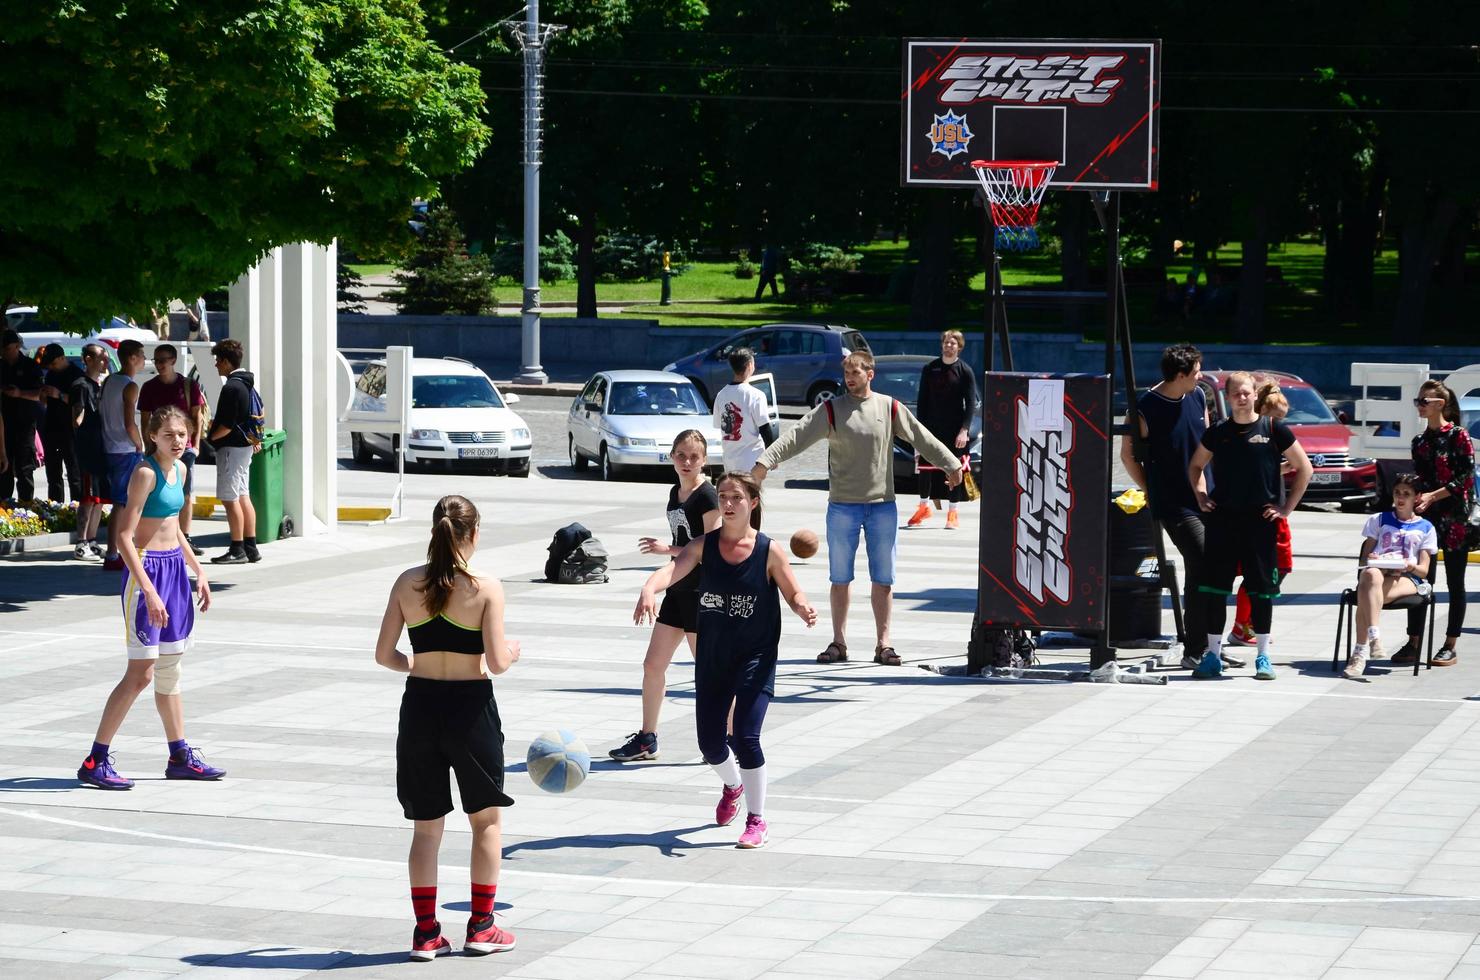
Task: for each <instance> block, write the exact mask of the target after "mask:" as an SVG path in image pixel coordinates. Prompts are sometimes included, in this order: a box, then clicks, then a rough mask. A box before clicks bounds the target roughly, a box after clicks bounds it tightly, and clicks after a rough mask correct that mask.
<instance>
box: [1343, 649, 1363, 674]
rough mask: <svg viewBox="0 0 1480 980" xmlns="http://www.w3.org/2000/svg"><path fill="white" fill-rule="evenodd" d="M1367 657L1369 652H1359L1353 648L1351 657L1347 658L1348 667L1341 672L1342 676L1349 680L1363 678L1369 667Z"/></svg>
mask: <svg viewBox="0 0 1480 980" xmlns="http://www.w3.org/2000/svg"><path fill="white" fill-rule="evenodd" d="M1367 657H1368V654H1366V653H1358V652H1357V651H1356V650H1352V655H1351V658H1350V659H1349V660H1347V662H1346V669H1345V670H1343V671H1342V672H1341V676H1342V677H1345V678H1346V679H1347V680H1349V681H1354V680H1358V679H1359V678H1361V676H1362V674H1363V672H1364V671H1366V669H1367Z"/></svg>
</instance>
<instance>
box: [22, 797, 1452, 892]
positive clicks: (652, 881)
mask: <svg viewBox="0 0 1480 980" xmlns="http://www.w3.org/2000/svg"><path fill="white" fill-rule="evenodd" d="M0 814H5V815H6V816H11V817H20V818H22V819H26V820H37V821H40V822H42V823H49V824H55V825H57V826H62V827H75V828H77V829H79V830H92V831H101V832H103V833H107V834H122V835H124V836H126V837H142V838H145V839H148V840H159V841H167V842H169V843H171V844H195V845H199V846H201V847H208V848H219V849H225V850H232V851H251V852H253V853H257V854H279V855H282V856H284V857H300V858H310V859H313V860H321V861H331V862H333V861H341V862H342V861H352V862H358V863H361V864H378V865H390V866H393V867H397V868H400V867H405V865H406V862H405V860H404V859H395V860H392V859H389V858H373V857H363V856H360V855H356V854H322V853H319V852H317V851H299V850H294V849H292V848H286V847H264V846H261V845H258V844H236V843H232V842H230V841H213V840H204V839H201V838H198V837H180V836H178V835H175V834H156V833H152V832H150V831H147V830H125V829H123V828H120V827H108V826H104V825H103V824H93V823H86V822H84V821H81V820H68V819H66V818H64V817H51V816H47V815H45V814H41V813H33V812H30V811H27V810H11V809H8V808H5V807H0ZM438 870H439V871H447V872H450V873H452V874H454V875H456V874H460V873H461V872H462V871H463V870H464V869H463V868H461V867H457V868H453V867H440V868H439V869H438ZM501 873H502V874H503V875H507V876H509V877H514V878H539V879H542V880H546V881H568V882H580V883H581V884H584V885H590V884H602V883H605V882H606V881H608V880H617V881H624V882H631V883H632V884H640V885H656V886H659V887H665V888H708V889H715V890H719V891H747V892H782V893H790V894H800V895H857V894H858V893H859V892H865V893H867V894H871V895H878V896H881V897H884V898H938V899H948V900H957V901H967V902H987V903H991V902H1098V903H1104V904H1117V905H1383V904H1387V903H1394V904H1397V903H1403V904H1413V903H1418V902H1425V903H1427V902H1480V895H1451V896H1442V895H1387V896H1378V895H1354V896H1344V895H1337V896H1332V897H1328V898H1316V897H1314V896H1290V897H1269V898H1257V897H1250V896H1241V895H1234V896H1219V897H1216V898H1191V897H1188V896H1185V895H1177V896H1171V897H1168V898H1156V897H1154V896H1147V895H1022V894H1017V893H1013V892H996V893H974V892H911V891H898V890H895V889H889V888H878V889H860V888H827V887H825V886H817V885H748V884H744V883H741V882H736V881H723V882H716V881H676V880H672V879H666V878H627V877H622V878H611V877H610V876H607V875H576V874H562V873H560V872H555V871H525V870H523V869H518V868H515V869H510V868H507V867H506V868H503V869H502V872H501Z"/></svg>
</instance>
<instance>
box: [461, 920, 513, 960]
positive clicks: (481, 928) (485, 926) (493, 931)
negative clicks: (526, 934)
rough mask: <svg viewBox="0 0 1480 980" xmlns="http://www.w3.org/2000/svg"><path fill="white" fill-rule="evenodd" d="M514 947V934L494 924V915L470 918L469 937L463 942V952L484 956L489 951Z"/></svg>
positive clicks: (503, 950)
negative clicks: (480, 918)
mask: <svg viewBox="0 0 1480 980" xmlns="http://www.w3.org/2000/svg"><path fill="white" fill-rule="evenodd" d="M513 948H514V934H513V933H511V932H505V931H504V930H502V929H500V928H499V927H498V926H496V925H494V924H493V916H491V915H490V916H488V918H486V919H482V920H477V919H469V920H468V939H467V942H465V943H463V954H464V955H466V956H484V955H487V954H488V953H502V952H505V951H506V950H510V949H513Z"/></svg>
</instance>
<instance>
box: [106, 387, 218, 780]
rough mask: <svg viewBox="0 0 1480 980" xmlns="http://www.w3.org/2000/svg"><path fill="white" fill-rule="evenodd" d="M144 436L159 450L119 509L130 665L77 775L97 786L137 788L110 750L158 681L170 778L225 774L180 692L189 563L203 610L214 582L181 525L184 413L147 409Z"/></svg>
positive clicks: (191, 617)
mask: <svg viewBox="0 0 1480 980" xmlns="http://www.w3.org/2000/svg"><path fill="white" fill-rule="evenodd" d="M144 434H145V437H146V438H147V439H148V440H149V441H150V442H152V443H153V444H154V451H153V453H151V454H150V455H148V456H145V457H144V459H143V460H142V461H141V462H140V463H139V464H138V466H136V467H134V471H133V474H132V475H131V476H130V477H129V484H128V504H127V505H126V506H125V507H122V508H120V509H118V510H116V511H114V514H113V519H114V520H116V521H118V522H119V526H118V551H119V554H120V555H121V556H122V557H123V563H124V569H125V571H124V578H123V609H122V613H123V631H124V646H125V648H126V649H127V651H128V667H127V668H126V669H125V671H124V674H123V680H121V681H119V682H118V686H116V687H115V688H113V693H111V694H109V695H108V703H107V704H106V705H105V706H104V708H103V718H102V720H101V721H100V722H98V734H97V737H96V739H95V740H94V742H93V747H92V751H91V752H89V753H88V756H87V758H86V759H84V760H83V762H82V766H81V767H80V768H79V769H78V770H77V781H78V782H79V783H81V784H82V785H84V786H95V787H97V788H98V789H115V790H121V789H132V788H133V785H134V781H133V780H132V779H125V778H124V777H123V776H120V775H119V774H118V772H117V771H116V770H115V769H114V768H113V758H112V756H111V755H109V753H108V746H109V743H111V742H112V740H113V736H114V735H116V734H117V733H118V728H119V726H120V725H122V724H123V719H124V717H125V716H127V715H128V711H129V708H131V707H133V704H134V700H135V699H136V698H138V696H139V695H140V694H142V693H143V692H144V689H145V688H146V687H148V686H149V684H150V682H151V681H152V682H153V683H154V706H155V707H156V708H158V709H159V717H160V720H161V721H163V722H164V734H165V739H166V740H167V741H168V743H169V762H168V763H166V765H165V770H164V775H165V778H166V779H220V778H221V777H222V776H224V775H226V771H225V770H223V769H217V768H216V767H215V766H212V765H209V764H207V763H206V761H205V760H204V759H202V758H201V757H200V753H199V752H198V751H196V750H195V749H193V748H191V747H190V745H189V743H187V742H186V741H185V711H184V707H183V705H182V704H181V698H180V658H181V657H182V656H184V654H185V651H186V650H188V649H190V642H191V640H190V635H191V630H192V628H193V627H194V625H195V609H194V607H193V605H192V601H191V599H192V597H191V591H192V589H191V586H190V578H189V575H188V574H187V571H186V569H187V567H188V568H189V571H191V572H194V573H195V588H194V590H193V591H194V592H195V596H194V598H195V601H197V602H198V603H199V604H200V611H201V612H205V611H206V610H207V609H209V608H210V605H211V587H210V586H209V585H208V584H207V583H206V576H205V572H204V571H203V570H202V569H201V567H200V562H198V561H196V560H195V554H194V552H192V551H191V549H190V548H189V547H188V545H187V542H186V540H185V535H184V533H183V532H181V530H180V522H179V517H178V515H179V513H180V508H181V507H182V506H184V503H185V466H184V464H183V463H182V462H181V461H180V457H181V456H183V455H184V453H185V448H186V446H187V445H188V444H189V439H190V437H189V422H188V420H187V419H186V418H185V413H184V412H182V411H180V409H178V408H176V407H175V406H173V405H171V406H168V407H166V408H161V409H159V410H157V411H155V412H154V414H153V415H151V416H149V421H148V423H147V424H146V425H145V427H144Z"/></svg>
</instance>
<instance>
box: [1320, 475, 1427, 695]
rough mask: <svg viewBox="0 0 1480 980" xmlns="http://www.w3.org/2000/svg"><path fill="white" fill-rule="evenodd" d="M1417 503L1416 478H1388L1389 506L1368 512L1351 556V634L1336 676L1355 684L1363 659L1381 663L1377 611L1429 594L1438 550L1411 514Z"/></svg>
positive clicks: (1419, 519) (1364, 664) (1422, 522)
mask: <svg viewBox="0 0 1480 980" xmlns="http://www.w3.org/2000/svg"><path fill="white" fill-rule="evenodd" d="M1416 503H1418V476H1417V475H1416V474H1413V473H1399V474H1398V475H1397V477H1396V478H1395V479H1394V480H1393V508H1392V510H1388V511H1384V512H1383V513H1381V514H1373V515H1372V516H1371V517H1369V518H1367V523H1366V524H1364V525H1363V526H1362V550H1361V552H1360V554H1359V555H1358V558H1357V564H1358V565H1359V566H1360V567H1359V568H1358V570H1357V632H1356V642H1355V643H1354V644H1353V645H1352V651H1351V655H1350V656H1349V657H1348V658H1347V662H1346V669H1345V670H1344V671H1342V674H1343V675H1344V676H1345V677H1347V678H1348V679H1349V680H1357V679H1358V678H1360V677H1361V676H1362V672H1363V671H1364V670H1366V668H1367V661H1368V660H1369V659H1370V660H1381V659H1382V658H1383V656H1384V655H1385V654H1384V652H1383V649H1382V632H1381V630H1380V629H1379V628H1378V625H1377V622H1378V619H1379V617H1381V615H1382V607H1383V606H1385V605H1387V604H1388V603H1390V602H1392V601H1394V600H1395V599H1401V598H1403V597H1404V596H1410V595H1430V594H1431V593H1432V592H1433V588H1434V587H1433V586H1432V585H1431V584H1430V583H1429V581H1428V578H1429V571H1430V568H1431V566H1432V564H1433V561H1434V555H1435V554H1436V553H1437V552H1438V551H1439V538H1438V535H1437V534H1436V533H1435V531H1434V525H1433V524H1431V523H1430V522H1429V521H1427V520H1425V519H1424V518H1422V517H1419V516H1418V515H1417V514H1416V513H1414V510H1413V507H1414V505H1415V504H1416Z"/></svg>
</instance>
